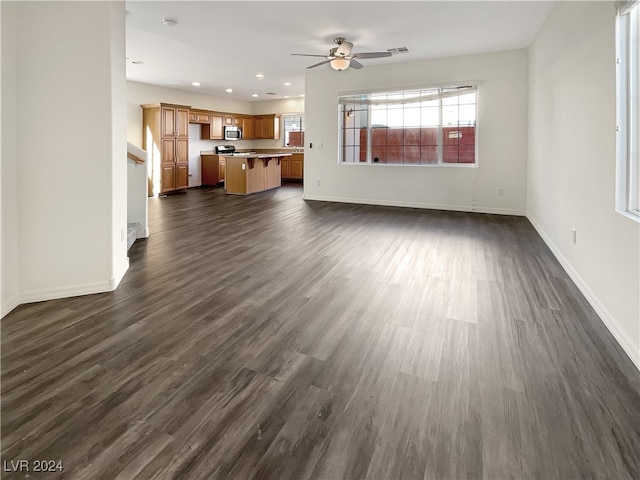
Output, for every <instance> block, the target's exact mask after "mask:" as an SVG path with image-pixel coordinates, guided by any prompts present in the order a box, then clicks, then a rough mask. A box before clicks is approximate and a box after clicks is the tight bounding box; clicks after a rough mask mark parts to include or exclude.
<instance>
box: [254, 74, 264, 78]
mask: <svg viewBox="0 0 640 480" xmlns="http://www.w3.org/2000/svg"><path fill="white" fill-rule="evenodd" d="M254 77H256V78H264V74H262V73H256V74H255V75H254Z"/></svg>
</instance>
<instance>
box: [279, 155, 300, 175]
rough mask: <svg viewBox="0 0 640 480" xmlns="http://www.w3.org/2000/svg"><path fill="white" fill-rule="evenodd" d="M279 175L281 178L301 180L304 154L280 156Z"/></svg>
mask: <svg viewBox="0 0 640 480" xmlns="http://www.w3.org/2000/svg"><path fill="white" fill-rule="evenodd" d="M281 175H282V179H283V180H285V179H286V180H302V179H303V178H304V154H303V153H294V154H293V155H291V156H290V157H283V158H282V165H281Z"/></svg>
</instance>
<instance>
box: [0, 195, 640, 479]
mask: <svg viewBox="0 0 640 480" xmlns="http://www.w3.org/2000/svg"><path fill="white" fill-rule="evenodd" d="M150 217H151V218H150V228H151V232H152V235H151V237H150V238H149V239H148V240H146V241H138V242H136V243H135V244H134V246H133V247H132V248H131V250H130V251H129V254H130V259H131V267H130V269H129V271H128V273H127V274H126V277H125V278H124V280H123V282H122V284H121V285H120V287H119V288H118V289H117V291H115V292H112V293H107V294H100V295H91V296H85V297H78V298H71V299H63V300H55V301H48V302H41V303H35V304H30V305H23V306H20V307H18V308H17V309H16V310H15V311H13V312H12V313H10V314H9V315H8V316H7V317H5V318H4V319H3V320H2V322H1V324H0V328H1V335H2V355H1V358H2V404H1V406H2V411H1V413H2V460H3V461H4V465H3V470H5V471H4V473H3V477H2V478H7V479H9V478H31V479H35V478H47V479H49V478H68V479H118V480H120V479H161V480H165V479H263V480H264V479H277V480H287V479H294V480H296V479H307V478H314V479H338V478H347V479H400V478H402V479H436V478H437V479H480V478H484V479H563V480H566V479H587V478H597V479H638V478H640V423H639V422H640V379H639V372H638V370H636V369H635V367H633V365H632V363H631V362H630V360H629V359H628V358H627V357H626V356H625V354H624V353H623V352H622V350H621V349H620V347H619V346H618V345H617V344H616V342H615V341H614V340H613V338H612V336H611V335H610V334H609V332H608V331H607V330H606V328H605V327H604V325H603V324H602V322H601V321H600V320H599V319H598V317H597V316H596V314H595V313H594V311H593V310H592V309H591V307H590V306H589V305H588V303H587V302H586V301H585V299H584V298H583V296H582V295H581V294H580V293H579V291H578V290H577V288H576V287H575V285H574V284H573V283H572V282H571V281H570V280H569V278H568V277H567V275H566V273H565V272H564V271H563V270H562V268H561V267H560V265H559V264H558V263H557V261H556V260H555V259H554V257H553V255H552V254H551V252H550V251H549V250H548V248H547V247H546V246H545V244H544V243H543V241H542V240H541V239H540V237H539V236H538V235H537V234H536V232H535V231H534V229H533V227H532V226H531V225H530V224H529V222H528V221H527V220H526V219H525V218H522V217H508V216H498V215H482V214H468V213H457V212H438V211H429V210H414V209H399V208H391V207H374V206H364V205H345V204H332V203H321V202H304V201H302V199H301V188H300V187H299V186H297V185H292V186H286V187H283V188H281V189H279V190H276V191H271V192H266V193H262V194H258V195H254V196H250V197H237V196H225V195H224V193H223V191H222V190H221V189H192V190H190V191H189V192H188V193H186V194H182V195H174V196H170V197H167V198H160V199H152V200H151V201H150ZM19 460H27V461H29V462H30V463H29V467H30V469H31V471H30V472H28V474H27V473H26V472H21V473H18V472H15V471H12V470H15V468H14V467H15V466H16V463H11V462H17V461H19ZM36 460H56V461H62V462H63V466H64V471H63V472H59V471H57V472H51V473H38V472H34V471H33V467H34V465H35V464H34V461H36ZM7 469H8V470H10V471H7ZM28 475H30V476H28Z"/></svg>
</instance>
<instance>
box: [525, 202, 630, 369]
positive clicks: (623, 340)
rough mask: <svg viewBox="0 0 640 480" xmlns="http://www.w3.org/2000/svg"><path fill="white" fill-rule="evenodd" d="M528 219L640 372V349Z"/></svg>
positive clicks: (571, 266) (548, 240)
mask: <svg viewBox="0 0 640 480" xmlns="http://www.w3.org/2000/svg"><path fill="white" fill-rule="evenodd" d="M526 217H527V219H528V220H529V221H530V222H531V225H533V228H535V229H536V231H537V232H538V234H539V235H540V237H542V240H544V243H546V244H547V246H548V247H549V249H550V250H551V252H552V253H553V255H554V256H555V257H556V259H557V260H558V262H560V265H562V268H564V269H565V271H566V272H567V274H568V275H569V278H571V280H572V281H573V283H575V284H576V286H577V287H578V289H579V290H580V292H581V293H582V294H583V295H584V297H585V298H586V300H587V302H589V305H591V307H592V308H593V309H594V310H595V312H596V314H597V315H598V317H599V318H600V320H601V321H602V323H604V325H605V327H607V330H609V332H610V333H611V335H613V338H614V339H615V340H616V342H618V345H620V347H621V348H622V350H623V351H624V353H626V354H627V356H628V357H629V359H630V360H631V361H632V362H633V364H634V365H635V367H636V368H637V369H638V370H639V371H640V348H638V347H636V346H635V344H634V342H633V340H632V339H631V337H630V336H629V335H628V334H627V332H625V331H624V328H622V326H621V325H620V323H619V322H618V321H617V320H616V319H615V317H614V316H613V315H612V314H611V313H610V312H609V310H608V309H607V307H605V306H604V304H603V303H602V301H601V300H600V299H599V298H598V296H597V295H596V294H595V293H594V292H593V290H591V288H590V287H589V285H588V283H587V282H586V281H585V280H584V279H583V278H582V277H581V276H580V274H579V273H578V272H577V270H576V269H575V268H574V267H573V265H572V264H571V263H570V262H569V261H568V260H567V259H566V257H565V256H564V255H563V254H562V252H561V250H560V249H559V248H558V247H557V246H556V245H555V243H553V240H551V237H550V236H549V235H548V234H547V233H546V232H545V231H544V229H543V228H542V225H540V223H539V222H538V221H537V220H536V219H535V217H534V216H533V215H532V214H531V213H530V212H527V213H526Z"/></svg>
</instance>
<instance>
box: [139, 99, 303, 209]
mask: <svg viewBox="0 0 640 480" xmlns="http://www.w3.org/2000/svg"><path fill="white" fill-rule="evenodd" d="M141 108H142V114H143V115H142V120H143V122H142V126H143V131H142V137H143V145H144V147H145V149H146V150H147V151H148V152H150V166H149V185H148V187H149V188H148V191H149V196H154V195H155V196H157V195H166V194H171V193H175V192H184V191H186V189H187V188H191V187H198V186H210V187H219V188H224V189H225V192H226V193H228V194H235V195H249V194H252V193H257V192H260V191H264V190H269V189H272V188H278V187H279V186H280V185H281V183H282V182H283V181H293V182H302V180H303V177H304V114H302V113H299V114H290V113H285V114H279V113H269V114H256V115H249V114H240V113H233V112H217V111H210V110H205V109H199V108H194V107H192V106H189V105H177V104H169V103H158V104H144V105H141Z"/></svg>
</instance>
